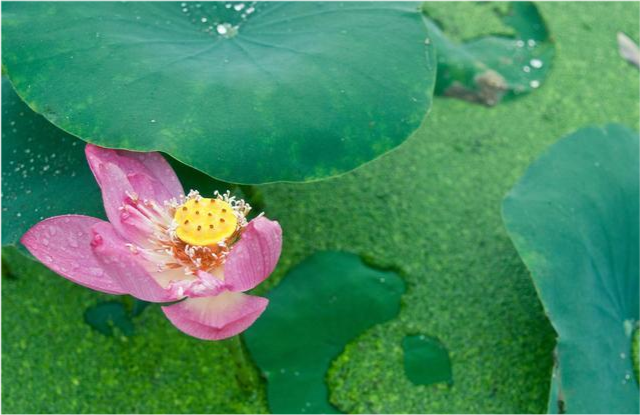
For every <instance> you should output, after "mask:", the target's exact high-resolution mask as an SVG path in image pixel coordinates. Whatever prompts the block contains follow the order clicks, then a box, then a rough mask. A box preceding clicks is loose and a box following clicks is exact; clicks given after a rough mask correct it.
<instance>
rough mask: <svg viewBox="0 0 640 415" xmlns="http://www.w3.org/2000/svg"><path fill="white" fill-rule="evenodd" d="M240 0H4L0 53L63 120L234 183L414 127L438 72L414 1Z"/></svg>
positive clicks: (295, 176)
mask: <svg viewBox="0 0 640 415" xmlns="http://www.w3.org/2000/svg"><path fill="white" fill-rule="evenodd" d="M238 4H240V3H222V2H202V3H198V2H188V3H186V6H182V5H181V3H178V2H103V3H90V2H75V3H64V2H62V3H53V2H33V3H23V4H19V3H7V4H5V5H4V8H3V12H4V13H3V22H2V23H3V25H2V35H3V44H2V48H3V49H2V52H3V64H4V67H5V69H6V71H7V73H8V75H9V77H10V79H11V82H12V83H13V85H14V86H15V87H16V90H17V91H18V93H19V94H20V96H21V97H22V98H23V99H24V100H25V101H26V102H28V103H29V105H30V106H31V107H32V108H34V109H35V110H36V111H37V112H39V113H41V114H43V115H44V116H45V117H46V118H47V119H49V120H50V121H51V122H53V123H54V124H56V125H57V126H59V127H60V128H62V129H64V130H66V131H69V132H70V133H72V134H74V135H76V136H78V137H81V138H82V139H84V140H86V141H89V142H92V143H95V144H98V145H102V146H105V147H111V148H125V149H131V150H142V151H149V150H161V151H164V152H167V153H168V154H170V155H172V156H173V157H175V158H176V159H178V160H180V161H182V162H184V163H185V164H188V165H190V166H193V167H195V168H197V169H199V170H201V171H203V172H205V173H207V174H209V175H211V176H213V177H216V178H219V179H221V180H225V181H228V182H235V183H245V184H255V183H266V182H273V181H304V180H315V179H321V178H324V177H327V176H332V175H336V174H339V173H342V172H346V171H349V170H351V169H353V168H355V167H357V166H359V165H361V164H363V163H365V162H367V161H370V160H372V159H374V158H376V157H378V156H380V155H381V154H383V153H385V152H386V151H389V150H391V149H392V148H394V147H396V146H398V145H399V144H401V143H402V142H403V141H404V140H405V139H406V138H407V137H408V136H409V135H410V134H411V133H412V132H413V131H414V130H415V129H416V128H417V127H418V126H419V124H420V122H421V120H422V119H423V117H424V116H425V114H426V112H427V111H428V109H429V107H430V105H431V94H432V90H433V85H434V81H435V62H434V60H435V59H434V54H433V50H432V48H431V47H429V46H427V45H425V42H424V40H425V38H426V37H427V31H426V28H425V27H424V24H423V23H422V21H421V19H422V18H421V13H420V11H419V4H417V3H394V2H375V3H373V2H355V3H349V2H345V3H338V2H327V3H324V2H291V3H289V2H264V3H263V2H260V3H257V4H254V3H242V4H244V5H245V7H244V8H243V10H240V11H236V10H235V9H236V8H235V7H234V6H237V5H238ZM249 8H252V9H254V11H253V12H252V13H249V12H248V9H249ZM242 16H244V17H242ZM223 24H228V26H226V29H220V30H227V33H230V32H237V33H236V34H235V36H233V37H226V36H223V35H220V34H218V25H223ZM232 26H238V28H237V31H236V30H235V29H233V28H232ZM229 28H231V29H229ZM391 56H392V57H393V58H391Z"/></svg>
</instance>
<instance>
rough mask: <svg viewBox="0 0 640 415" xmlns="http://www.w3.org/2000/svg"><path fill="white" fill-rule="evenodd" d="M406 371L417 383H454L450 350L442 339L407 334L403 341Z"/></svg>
mask: <svg viewBox="0 0 640 415" xmlns="http://www.w3.org/2000/svg"><path fill="white" fill-rule="evenodd" d="M402 348H403V349H404V371H405V374H406V375H407V377H408V378H409V380H410V381H411V382H413V383H414V384H416V385H431V384H434V383H448V384H451V383H453V375H452V373H451V359H450V358H449V351H448V350H447V348H446V347H445V346H444V345H443V344H442V343H441V342H440V340H438V339H436V338H433V337H429V336H425V335H416V336H407V337H405V338H404V340H403V342H402Z"/></svg>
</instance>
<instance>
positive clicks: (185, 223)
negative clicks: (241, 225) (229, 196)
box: [173, 198, 238, 246]
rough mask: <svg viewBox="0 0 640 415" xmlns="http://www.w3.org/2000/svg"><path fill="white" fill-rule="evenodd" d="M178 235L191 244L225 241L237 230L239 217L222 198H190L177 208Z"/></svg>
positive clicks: (201, 244) (175, 217) (202, 244)
mask: <svg viewBox="0 0 640 415" xmlns="http://www.w3.org/2000/svg"><path fill="white" fill-rule="evenodd" d="M173 218H174V219H175V221H176V223H177V225H178V226H177V228H176V235H178V238H180V239H181V240H183V241H184V242H186V243H188V244H191V245H198V246H206V245H214V244H217V243H219V242H221V241H224V240H225V239H227V238H228V237H230V236H231V235H233V233H234V232H235V231H236V228H237V226H238V218H236V215H235V214H234V210H233V208H232V207H231V205H230V204H229V203H227V202H225V201H224V200H220V199H207V198H194V199H189V200H187V201H186V202H185V203H183V204H182V205H180V206H178V207H177V208H176V213H175V215H174V217H173Z"/></svg>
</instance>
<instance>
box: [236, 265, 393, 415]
mask: <svg viewBox="0 0 640 415" xmlns="http://www.w3.org/2000/svg"><path fill="white" fill-rule="evenodd" d="M403 292H404V283H403V281H402V279H401V278H400V277H399V276H398V275H397V274H396V273H394V272H391V271H382V270H377V269H373V268H369V267H368V266H366V265H364V264H363V262H362V260H361V259H360V258H359V257H358V256H356V255H353V254H349V253H344V252H320V253H316V254H314V255H312V256H310V257H308V258H307V259H306V260H305V261H303V262H302V263H301V264H299V265H298V266H297V267H296V268H294V269H293V270H292V271H291V272H290V273H289V274H288V275H287V276H286V277H285V279H284V280H283V281H282V282H281V283H280V284H279V285H278V286H277V287H276V288H275V289H273V290H272V291H271V292H270V293H269V295H268V297H269V300H270V303H269V307H268V308H267V310H266V311H265V312H264V314H263V315H262V317H260V319H258V321H257V322H256V323H255V324H254V326H253V327H251V328H250V329H249V330H247V332H246V333H245V335H244V336H245V340H246V344H247V347H248V349H249V351H250V352H251V355H252V356H253V358H254V359H255V361H256V363H257V364H258V367H259V368H260V369H261V370H262V372H263V373H264V375H265V376H266V379H267V394H268V400H269V407H270V409H271V411H272V412H273V413H337V411H336V409H335V408H334V407H333V406H332V405H331V404H330V403H329V402H328V396H329V394H328V390H327V386H326V383H325V377H326V373H327V370H328V368H329V365H330V363H331V361H332V360H333V359H334V358H336V357H337V356H338V355H339V354H340V353H341V352H342V350H343V349H344V347H345V345H346V344H347V343H348V342H349V341H351V340H352V339H354V338H355V337H356V336H357V335H359V334H361V333H362V332H363V331H364V330H367V329H368V328H370V327H372V326H373V325H375V324H379V323H382V322H384V321H387V320H390V319H392V318H393V317H395V316H396V315H397V314H398V312H399V310H400V297H401V295H402V293H403Z"/></svg>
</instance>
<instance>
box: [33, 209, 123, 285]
mask: <svg viewBox="0 0 640 415" xmlns="http://www.w3.org/2000/svg"><path fill="white" fill-rule="evenodd" d="M99 223H104V224H107V223H106V222H104V221H101V220H100V219H96V218H92V217H89V216H81V215H65V216H55V217H52V218H48V219H45V220H43V221H42V222H39V223H37V224H36V225H34V226H33V227H32V228H31V229H29V230H28V231H27V233H25V234H24V235H23V236H22V239H20V242H22V244H23V245H24V246H25V247H27V249H28V250H29V252H31V253H32V254H33V256H35V257H36V258H38V259H39V260H40V261H41V262H42V263H43V264H45V265H46V266H47V267H48V268H50V269H52V270H53V271H55V272H57V273H58V274H60V275H62V276H63V277H65V278H66V279H68V280H70V281H73V282H75V283H76V284H80V285H83V286H85V287H88V288H91V289H92V290H96V291H102V292H105V293H109V294H124V293H125V291H124V290H123V289H122V288H121V287H120V285H119V284H118V283H117V282H116V281H114V280H113V279H111V278H110V277H109V276H108V275H107V273H106V272H105V271H104V269H103V268H102V265H101V264H100V263H99V262H98V261H97V259H96V257H95V256H94V255H93V251H92V250H91V245H90V244H91V239H92V233H91V227H92V226H94V225H97V224H99Z"/></svg>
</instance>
